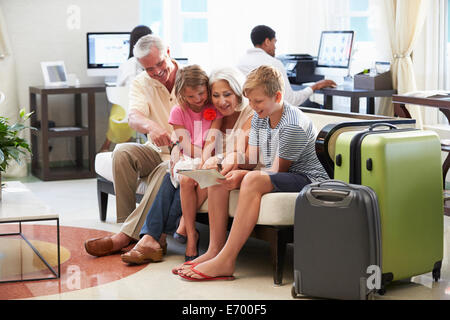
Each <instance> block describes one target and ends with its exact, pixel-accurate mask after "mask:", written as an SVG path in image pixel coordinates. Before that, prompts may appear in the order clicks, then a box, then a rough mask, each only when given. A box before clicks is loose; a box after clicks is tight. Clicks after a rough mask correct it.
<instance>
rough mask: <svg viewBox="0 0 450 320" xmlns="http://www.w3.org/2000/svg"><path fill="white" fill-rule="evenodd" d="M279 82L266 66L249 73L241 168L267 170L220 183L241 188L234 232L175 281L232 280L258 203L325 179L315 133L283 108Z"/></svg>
mask: <svg viewBox="0 0 450 320" xmlns="http://www.w3.org/2000/svg"><path fill="white" fill-rule="evenodd" d="M283 88H284V82H283V78H282V75H281V74H280V72H279V71H278V70H277V69H275V68H273V67H269V66H262V67H259V68H258V69H255V70H254V71H252V72H251V73H250V74H249V75H248V78H247V81H246V82H245V84H244V88H243V91H244V95H245V96H246V97H247V98H248V99H249V102H250V106H251V107H252V109H253V110H254V111H255V115H254V116H253V119H252V128H251V131H250V138H249V148H248V149H247V154H246V156H245V163H244V164H241V165H240V166H239V168H242V169H247V170H249V169H250V170H251V169H253V168H255V167H256V164H257V163H258V162H257V160H258V156H259V155H260V156H261V157H262V163H263V164H264V165H265V166H266V168H267V169H265V170H263V171H247V170H236V171H232V172H230V173H229V174H228V175H227V176H226V179H225V180H224V181H220V180H218V181H220V183H221V184H222V185H224V186H225V187H226V188H227V189H229V190H233V189H237V188H240V192H239V200H238V205H237V208H236V214H235V217H234V222H233V226H232V228H231V231H230V234H229V237H228V240H227V242H226V244H225V246H224V247H223V249H222V250H221V251H220V253H219V254H218V255H217V256H216V257H215V258H213V259H211V260H208V261H206V262H204V263H201V264H198V265H195V264H194V265H192V267H191V268H187V269H184V270H183V271H181V272H180V273H179V275H180V276H181V277H183V278H185V279H187V280H193V281H206V280H231V279H233V276H232V274H233V273H234V269H235V262H236V259H237V256H238V254H239V251H240V250H241V249H242V246H243V245H244V244H245V242H246V241H247V239H248V237H249V236H250V234H251V232H252V230H253V228H254V227H255V225H256V223H257V221H258V216H259V208H260V203H261V198H262V196H263V195H264V194H266V193H269V192H300V191H301V190H302V189H303V187H304V186H306V185H307V184H310V183H311V182H319V181H323V180H326V179H328V175H327V173H326V172H325V170H324V168H323V167H322V165H321V163H320V162H319V160H318V158H317V156H316V152H315V147H314V144H315V140H316V130H315V128H314V126H313V124H312V122H311V120H310V119H309V118H308V117H306V116H305V115H304V114H303V112H302V111H301V110H299V109H298V108H295V107H292V106H290V105H288V104H286V103H284V102H283Z"/></svg>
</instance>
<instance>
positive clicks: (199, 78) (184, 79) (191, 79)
mask: <svg viewBox="0 0 450 320" xmlns="http://www.w3.org/2000/svg"><path fill="white" fill-rule="evenodd" d="M199 86H206V90H207V92H208V101H207V103H210V102H211V89H210V88H209V77H208V75H207V74H206V72H205V71H203V69H202V68H200V66H198V65H196V64H194V65H190V66H186V67H184V68H182V69H179V70H178V72H177V76H176V78H175V96H176V97H177V100H178V103H179V104H180V105H181V106H182V107H185V106H187V103H186V100H185V99H184V89H185V88H186V87H189V88H197V87H199Z"/></svg>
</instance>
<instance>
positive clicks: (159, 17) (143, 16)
mask: <svg viewBox="0 0 450 320" xmlns="http://www.w3.org/2000/svg"><path fill="white" fill-rule="evenodd" d="M163 10H164V6H163V0H141V7H140V21H141V24H144V25H146V26H148V27H150V29H152V31H153V33H154V34H156V35H158V36H160V37H162V36H163V34H164V29H163V28H164V26H163V12H164V11H163Z"/></svg>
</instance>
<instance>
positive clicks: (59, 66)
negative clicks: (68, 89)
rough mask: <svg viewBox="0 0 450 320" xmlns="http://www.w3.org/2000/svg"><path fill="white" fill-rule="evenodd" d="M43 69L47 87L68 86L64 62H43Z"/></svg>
mask: <svg viewBox="0 0 450 320" xmlns="http://www.w3.org/2000/svg"><path fill="white" fill-rule="evenodd" d="M41 68H42V74H43V76H44V81H45V85H46V86H54V87H58V86H65V85H67V75H66V67H65V66H64V61H45V62H41Z"/></svg>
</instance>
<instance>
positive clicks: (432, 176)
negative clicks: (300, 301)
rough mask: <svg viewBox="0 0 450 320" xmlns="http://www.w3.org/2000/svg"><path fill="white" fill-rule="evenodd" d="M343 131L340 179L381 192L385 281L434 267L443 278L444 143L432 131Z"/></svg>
mask: <svg viewBox="0 0 450 320" xmlns="http://www.w3.org/2000/svg"><path fill="white" fill-rule="evenodd" d="M381 126H385V127H386V126H387V127H389V129H388V130H379V128H378V129H377V130H375V129H376V127H380V124H378V125H374V126H373V127H371V128H370V129H369V130H365V131H359V132H345V133H342V134H341V135H340V136H339V137H338V139H337V141H336V158H335V169H334V170H335V171H334V179H336V180H341V181H344V182H348V183H352V184H361V185H365V186H368V187H370V188H371V189H373V190H374V191H375V193H376V194H377V197H378V203H379V208H380V220H381V243H382V273H383V285H382V289H381V290H380V293H383V292H384V291H385V286H386V284H388V283H389V282H391V281H395V280H401V279H408V278H411V277H413V276H416V275H420V274H424V273H428V272H430V271H432V272H433V279H434V280H435V281H438V280H439V278H440V270H441V263H442V257H443V241H444V225H443V224H444V215H443V212H444V209H443V192H442V191H443V190H442V189H443V188H442V169H441V148H440V140H439V137H438V135H437V134H436V133H435V132H432V131H423V130H416V129H397V128H396V127H395V126H392V125H390V124H384V125H383V124H381Z"/></svg>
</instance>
